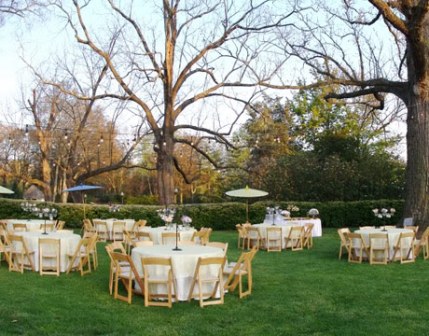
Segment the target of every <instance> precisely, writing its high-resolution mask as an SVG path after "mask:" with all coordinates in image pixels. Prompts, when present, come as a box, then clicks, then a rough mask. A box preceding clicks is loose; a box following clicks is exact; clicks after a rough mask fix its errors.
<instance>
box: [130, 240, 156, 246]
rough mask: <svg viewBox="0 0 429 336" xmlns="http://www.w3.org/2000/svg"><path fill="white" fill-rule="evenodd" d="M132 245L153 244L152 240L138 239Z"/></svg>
mask: <svg viewBox="0 0 429 336" xmlns="http://www.w3.org/2000/svg"><path fill="white" fill-rule="evenodd" d="M133 245H134V247H144V246H153V241H151V240H138V241H136V242H134V243H133Z"/></svg>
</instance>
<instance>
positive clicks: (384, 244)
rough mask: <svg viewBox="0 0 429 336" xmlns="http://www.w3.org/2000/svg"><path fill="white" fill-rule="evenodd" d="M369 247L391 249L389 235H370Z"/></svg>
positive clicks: (378, 233)
mask: <svg viewBox="0 0 429 336" xmlns="http://www.w3.org/2000/svg"><path fill="white" fill-rule="evenodd" d="M369 245H370V247H371V248H375V249H382V248H389V239H388V235H387V233H384V232H377V233H370V234H369Z"/></svg>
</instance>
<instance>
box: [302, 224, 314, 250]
mask: <svg viewBox="0 0 429 336" xmlns="http://www.w3.org/2000/svg"><path fill="white" fill-rule="evenodd" d="M313 228H314V223H306V224H304V247H307V249H311V248H312V247H313Z"/></svg>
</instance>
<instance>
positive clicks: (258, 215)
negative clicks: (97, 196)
mask: <svg viewBox="0 0 429 336" xmlns="http://www.w3.org/2000/svg"><path fill="white" fill-rule="evenodd" d="M21 202H22V201H21V200H12V199H0V219H8V218H23V219H25V218H35V217H34V216H33V215H31V214H29V213H26V212H24V211H23V210H22V209H21ZM274 204H275V205H278V206H280V208H282V209H286V208H287V207H288V205H296V206H297V207H298V208H299V211H296V212H292V216H293V217H305V216H306V214H307V212H308V210H310V209H311V208H316V209H318V210H319V213H320V218H321V220H322V227H334V228H339V227H346V226H347V227H358V226H363V225H376V226H378V225H394V224H397V223H398V222H399V221H400V220H401V218H402V210H403V206H404V201H403V200H376V201H358V202H320V203H317V202H275V203H273V202H272V201H260V202H255V203H252V204H249V220H250V222H251V223H261V222H263V220H264V218H265V212H266V207H267V206H270V207H272V206H273V205H274ZM50 205H51V206H54V207H56V208H57V209H58V218H59V219H61V220H64V221H65V222H66V226H67V227H69V228H80V227H81V226H82V219H83V204H61V203H51V204H50ZM161 208H162V207H161V206H153V205H124V206H121V207H120V210H119V211H117V212H110V211H109V206H108V205H99V204H86V205H85V211H86V217H87V218H102V219H106V218H118V219H126V218H132V219H135V220H139V219H146V220H147V222H148V225H150V226H153V227H157V226H161V225H163V222H162V220H161V218H160V217H159V216H158V214H157V212H156V210H158V209H161ZM374 208H379V209H380V208H395V209H396V214H395V216H393V217H392V218H390V219H379V218H377V217H375V216H374V214H373V212H372V209H374ZM182 214H185V215H187V216H189V217H191V218H192V225H193V226H194V227H195V228H197V229H199V228H201V227H202V226H205V227H211V228H213V229H214V230H235V225H236V224H238V223H244V222H245V221H246V203H245V202H230V203H210V204H186V205H179V206H178V207H177V213H176V216H175V221H177V222H179V221H180V217H181V216H182Z"/></svg>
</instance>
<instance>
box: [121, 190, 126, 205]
mask: <svg viewBox="0 0 429 336" xmlns="http://www.w3.org/2000/svg"><path fill="white" fill-rule="evenodd" d="M124 196H125V195H124V192H123V191H121V203H122V205H123V204H124Z"/></svg>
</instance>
